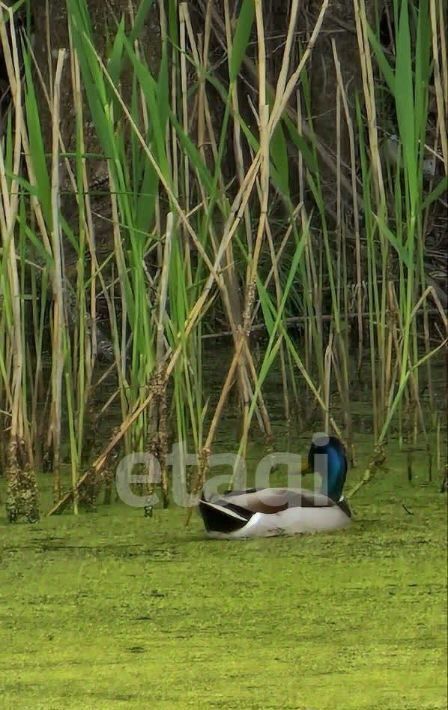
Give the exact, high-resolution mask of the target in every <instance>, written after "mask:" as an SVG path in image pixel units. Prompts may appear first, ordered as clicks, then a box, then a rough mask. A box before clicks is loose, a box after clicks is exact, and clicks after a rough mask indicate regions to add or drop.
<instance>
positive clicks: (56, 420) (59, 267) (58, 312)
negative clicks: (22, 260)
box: [46, 49, 66, 500]
mask: <svg viewBox="0 0 448 710" xmlns="http://www.w3.org/2000/svg"><path fill="white" fill-rule="evenodd" d="M65 55H66V50H62V49H61V50H59V51H58V57H57V64H56V72H55V78H54V86H53V105H52V116H51V126H52V146H51V147H52V153H51V155H52V163H51V216H52V230H51V259H52V269H51V282H52V296H53V299H52V321H51V326H52V333H51V336H52V337H51V351H52V358H51V406H50V421H49V428H48V437H47V442H46V453H47V455H48V456H51V459H52V461H51V463H52V469H53V493H54V498H55V500H58V499H59V497H60V495H61V480H60V450H61V426H62V386H63V375H64V360H65V348H66V342H65V337H66V333H65V313H64V310H65V308H64V267H63V251H62V229H61V221H60V216H61V213H60V209H59V208H60V166H59V123H60V108H61V107H60V96H61V94H60V88H61V80H62V71H63V66H64V61H65Z"/></svg>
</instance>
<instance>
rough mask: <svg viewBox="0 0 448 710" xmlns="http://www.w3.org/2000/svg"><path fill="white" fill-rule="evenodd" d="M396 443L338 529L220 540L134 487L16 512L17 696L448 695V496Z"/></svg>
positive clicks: (8, 579) (414, 706)
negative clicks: (155, 506) (106, 501)
mask: <svg viewBox="0 0 448 710" xmlns="http://www.w3.org/2000/svg"><path fill="white" fill-rule="evenodd" d="M390 448H392V455H390V456H389V460H388V465H389V469H388V470H387V471H385V472H380V473H378V476H377V478H376V479H375V480H374V481H373V482H372V483H371V484H369V485H368V486H366V487H364V488H363V489H362V490H361V492H360V493H359V494H358V495H357V496H356V498H355V499H354V501H353V507H354V512H355V515H356V520H355V522H354V524H353V525H352V527H351V528H350V529H348V530H345V531H341V532H338V533H333V534H328V535H326V534H325V535H324V534H321V535H315V536H298V537H293V538H285V537H279V538H271V539H265V540H247V541H232V542H223V541H208V540H206V539H205V538H204V535H203V531H202V526H201V522H200V520H199V518H198V517H197V516H195V517H194V519H193V520H192V523H191V525H190V526H189V527H188V528H186V527H185V510H183V509H181V508H175V507H173V508H170V509H168V510H155V511H154V515H153V517H152V518H145V517H144V515H143V513H142V510H141V509H140V510H139V509H134V508H129V507H127V506H125V505H123V504H121V503H114V504H113V505H112V506H100V507H99V510H98V512H97V513H91V514H83V515H81V516H79V517H78V518H75V517H74V516H72V515H69V514H65V515H63V516H61V517H55V518H43V519H42V521H41V522H40V523H39V524H36V525H15V526H13V525H11V526H8V525H7V524H6V522H5V520H4V517H3V514H2V516H1V517H0V690H1V700H0V705H1V708H2V709H5V710H6V709H9V708H20V709H21V710H22V709H25V708H30V709H32V710H38V709H40V708H42V709H45V710H53V709H54V710H59V708H115V707H116V708H119V707H123V708H189V707H192V708H229V709H230V708H235V709H241V708H243V709H245V708H260V709H261V708H262V709H265V708H282V709H285V710H286V709H288V708H291V709H292V708H294V709H295V710H327V709H328V710H364V709H365V710H367V708H368V709H369V710H374V709H376V710H402V709H403V710H404V709H406V710H425V709H427V710H429V709H431V710H435V709H440V710H442V708H443V709H445V708H446V641H447V639H446V496H445V495H444V494H440V493H439V490H438V484H437V482H435V481H434V482H433V483H427V471H426V465H425V461H424V454H423V452H420V453H418V454H417V456H416V459H415V471H414V474H415V475H414V481H413V483H412V485H410V484H409V483H408V482H407V480H406V474H405V457H404V456H403V455H400V454H398V453H394V452H393V446H391V447H390ZM365 450H366V454H365V455H363V454H360V455H359V467H358V468H357V469H356V470H355V471H353V472H352V473H351V482H353V481H355V480H356V478H357V477H358V476H359V475H360V472H361V471H362V468H363V464H364V463H365V462H366V460H367V458H366V457H367V451H368V447H367V446H365ZM42 481H43V485H44V487H47V488H48V491H49V487H50V482H49V479H48V478H47V479H42ZM3 499H4V498H3Z"/></svg>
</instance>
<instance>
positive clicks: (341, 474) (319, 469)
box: [308, 433, 348, 501]
mask: <svg viewBox="0 0 448 710" xmlns="http://www.w3.org/2000/svg"><path fill="white" fill-rule="evenodd" d="M347 468H348V466H347V457H346V455H345V449H344V447H343V445H342V444H341V442H340V441H339V439H338V438H337V437H335V436H328V434H322V433H319V434H314V436H313V442H312V444H311V448H310V451H309V454H308V470H309V471H310V472H312V473H319V474H320V476H321V478H322V487H321V491H322V493H325V495H327V496H328V497H329V498H331V499H332V500H335V501H338V500H339V499H340V497H341V495H342V491H343V488H344V484H345V478H346V475H347Z"/></svg>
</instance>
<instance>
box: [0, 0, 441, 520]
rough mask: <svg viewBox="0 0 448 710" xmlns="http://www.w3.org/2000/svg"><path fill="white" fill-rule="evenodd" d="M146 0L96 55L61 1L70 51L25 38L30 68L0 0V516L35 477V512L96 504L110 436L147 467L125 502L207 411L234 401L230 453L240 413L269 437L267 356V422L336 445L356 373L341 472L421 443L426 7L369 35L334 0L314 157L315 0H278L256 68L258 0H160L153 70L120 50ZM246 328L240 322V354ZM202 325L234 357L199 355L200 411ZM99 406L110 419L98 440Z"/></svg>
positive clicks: (429, 223) (78, 6)
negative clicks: (347, 22) (67, 129)
mask: <svg viewBox="0 0 448 710" xmlns="http://www.w3.org/2000/svg"><path fill="white" fill-rule="evenodd" d="M152 5H153V3H152V2H148V0H143V1H142V2H140V3H139V4H138V5H137V6H134V5H133V4H132V3H130V4H129V10H128V11H127V12H126V13H125V14H124V15H123V17H122V18H116V21H112V22H111V23H110V26H109V27H108V41H107V47H106V49H105V50H104V49H101V50H100V48H99V46H98V45H97V42H96V39H95V32H94V29H93V26H92V21H91V17H90V15H89V10H88V3H87V2H86V0H67V17H68V24H69V46H68V47H67V48H66V50H64V49H61V50H59V51H58V52H56V53H55V52H54V51H53V49H52V47H51V37H50V36H48V37H47V44H48V64H49V67H50V68H51V71H49V72H47V73H45V72H43V71H42V67H41V66H39V62H38V61H37V60H36V56H35V51H34V49H33V46H32V43H30V41H29V39H28V37H27V34H26V32H25V33H24V32H19V31H18V19H17V18H18V16H19V13H20V14H21V17H22V18H23V12H24V8H25V7H26V3H19V4H17V5H16V6H14V8H13V9H11V8H8V7H6V6H5V5H4V4H3V3H1V4H0V6H1V19H0V42H1V45H0V46H1V52H2V54H1V56H2V57H3V58H4V64H5V68H6V73H7V80H8V86H9V89H8V91H9V99H8V110H7V112H6V113H5V116H4V118H3V121H2V135H1V137H0V192H1V200H0V229H1V250H0V285H1V286H0V305H1V311H0V418H1V445H2V468H3V471H4V473H5V474H6V476H7V478H8V494H7V501H6V507H7V512H8V516H9V519H10V520H11V521H12V520H16V519H18V518H20V517H23V516H24V517H26V518H27V519H28V520H34V519H36V517H37V516H38V491H37V484H36V477H35V472H36V471H37V470H40V469H41V468H46V469H48V470H51V471H52V475H53V481H54V503H55V505H54V507H53V509H52V511H50V512H57V511H60V510H62V509H63V508H64V507H65V506H66V505H67V504H68V503H71V504H72V505H73V510H74V512H75V513H77V512H78V509H79V505H80V504H81V503H84V504H86V505H94V504H95V501H96V498H97V495H98V490H99V486H100V485H101V484H102V483H104V484H105V490H106V500H107V499H110V486H111V479H112V476H113V466H114V461H115V460H116V459H117V454H118V452H122V453H124V452H131V451H132V452H135V451H147V452H150V453H152V454H154V455H155V456H156V457H157V459H158V460H159V462H160V479H159V478H157V477H156V476H155V474H154V477H153V479H154V480H153V483H152V484H151V486H150V487H149V490H148V493H150V490H151V488H152V487H153V486H156V485H157V486H160V488H161V491H162V496H163V501H164V504H165V505H167V504H168V501H169V493H170V485H171V482H170V480H169V473H168V466H167V454H168V450H169V446H170V442H171V441H177V442H181V445H180V456H181V457H186V456H187V452H188V447H189V446H190V447H191V445H192V446H193V448H194V449H195V451H196V452H197V453H198V454H199V461H200V464H199V466H198V468H197V470H196V471H195V473H194V474H193V475H192V476H189V477H188V476H187V473H185V477H186V480H185V482H184V483H185V486H186V489H187V490H189V491H190V492H191V493H193V494H195V493H197V491H198V490H199V489H200V487H201V486H202V483H203V481H204V479H205V477H206V476H207V464H208V459H209V456H210V454H211V452H212V451H213V446H214V442H215V439H216V434H217V431H218V429H219V426H220V423H221V421H222V416H223V413H224V411H225V410H226V408H228V407H230V406H236V407H237V408H238V411H239V415H240V422H241V424H240V436H239V443H238V450H239V453H240V454H241V455H242V456H244V455H245V453H246V451H247V446H248V442H249V437H250V435H251V432H252V431H253V430H254V426H255V425H256V427H257V428H258V429H259V430H261V432H262V434H263V436H264V437H265V440H266V445H267V446H268V447H270V446H273V445H275V442H274V441H273V433H272V424H271V415H270V410H269V402H268V400H267V398H266V394H265V386H266V383H267V382H268V381H269V377H270V376H271V374H272V372H273V371H278V372H280V377H281V394H280V395H279V396H280V397H281V399H282V405H283V409H284V418H285V420H286V421H287V422H290V423H291V426H294V427H297V426H300V427H301V428H302V430H305V429H306V428H307V427H310V426H315V425H316V424H317V423H318V424H319V427H320V428H325V429H326V430H330V429H332V430H333V431H335V432H336V433H337V434H338V435H339V436H341V437H342V439H343V440H344V441H345V442H346V443H347V445H348V447H349V449H350V450H351V451H352V452H353V446H354V444H355V443H356V440H355V436H354V431H353V413H352V410H351V402H352V399H353V391H354V390H355V388H356V387H357V386H358V384H359V380H360V378H365V377H366V372H368V373H369V374H368V377H369V380H370V384H369V391H370V395H369V396H370V397H371V400H372V411H373V415H372V426H373V434H374V442H375V445H374V450H373V452H372V460H371V463H370V465H369V467H368V468H367V470H366V472H365V474H364V477H363V479H362V481H361V484H360V485H362V484H363V483H365V482H366V481H368V480H369V478H370V477H371V476H372V474H373V473H374V472H375V470H376V468H377V467H378V466H379V465H381V464H382V462H383V461H384V458H385V455H386V452H385V445H386V443H387V437H388V435H389V434H390V432H391V427H392V425H393V426H394V427H396V428H398V432H399V436H400V442H401V444H402V445H403V446H404V445H408V448H409V447H411V445H412V442H414V443H415V441H416V439H417V437H418V436H419V435H423V437H424V440H425V442H426V446H427V449H428V452H429V454H430V451H431V447H430V438H431V435H432V434H433V433H434V434H437V436H436V440H437V441H439V442H440V439H441V434H440V418H438V416H437V413H436V410H437V408H436V406H435V403H434V382H433V370H432V365H431V363H432V358H433V356H434V355H436V354H437V353H439V352H440V351H441V350H442V349H444V348H445V347H446V343H447V337H448V323H447V316H446V310H445V304H444V303H443V298H444V293H443V292H442V293H441V291H440V289H438V288H437V284H436V285H435V282H434V279H433V276H431V272H430V269H428V264H427V251H428V250H427V241H429V239H430V238H431V237H432V235H433V232H434V229H433V228H434V223H435V222H436V221H437V219H438V218H440V214H441V212H442V211H443V208H444V207H446V188H447V172H448V149H447V143H446V113H447V107H448V71H447V64H446V45H445V29H446V22H447V20H446V11H445V8H444V5H443V3H441V2H438V1H437V0H429V1H428V0H420V2H419V3H417V4H412V3H410V4H409V3H408V2H406V1H405V0H393V2H392V4H391V5H390V6H389V15H390V17H389V19H390V23H389V27H390V37H389V44H388V46H387V47H385V45H384V42H382V41H381V39H380V26H379V20H378V22H377V24H376V25H375V24H371V22H369V19H368V16H367V12H366V8H365V4H364V0H355V2H354V8H355V12H354V17H355V22H356V27H355V29H356V39H357V46H358V50H359V72H360V76H361V79H362V81H361V87H362V88H361V90H360V91H358V92H356V93H355V94H354V95H353V92H351V91H350V89H349V87H348V86H346V85H345V84H344V78H343V71H342V69H341V62H340V58H339V56H338V49H337V46H336V44H335V42H333V43H332V61H333V62H334V67H335V75H336V78H337V92H336V118H337V120H336V125H335V150H331V149H329V148H328V146H327V147H326V146H325V145H324V144H323V143H322V142H321V141H320V140H319V138H318V136H317V135H316V133H315V129H314V113H313V100H312V90H311V84H312V59H313V50H314V49H315V46H316V42H317V41H318V39H319V36H320V33H321V31H322V25H323V22H324V20H325V18H326V14H327V12H328V2H327V0H324V1H323V3H322V5H321V7H320V12H319V14H318V15H317V18H316V21H315V23H314V25H313V26H312V27H308V29H307V31H306V32H300V34H299V39H298V35H297V28H298V26H299V25H300V21H301V19H300V18H301V16H300V13H299V3H298V1H297V0H292V2H291V3H290V11H289V17H288V21H287V24H286V26H285V27H284V43H283V50H282V57H281V61H280V64H279V68H278V71H277V72H276V75H275V77H274V78H273V77H272V72H271V71H270V63H269V57H268V56H267V49H266V46H267V45H266V43H267V40H268V37H269V27H267V26H266V17H265V14H264V12H263V4H262V3H261V0H243V2H242V3H239V4H233V3H231V2H230V0H225V1H224V3H223V5H222V12H218V10H217V9H216V6H215V5H214V3H212V2H210V1H208V2H201V3H199V6H200V8H201V9H202V14H200V13H195V14H194V15H193V16H192V14H191V8H190V6H189V4H187V3H176V2H163V0H160V2H159V3H158V5H157V7H156V9H157V11H158V21H159V25H160V38H161V39H160V52H159V55H160V57H159V58H160V61H159V63H158V68H157V71H154V69H153V68H151V62H150V61H149V59H148V57H147V55H146V49H147V47H146V45H145V42H144V41H143V31H144V27H145V21H146V19H147V16H148V13H150V12H152V13H154V12H155V7H152ZM30 9H31V8H28V11H29V10H30ZM237 9H238V11H237ZM21 22H22V26H23V24H24V23H23V20H22V21H21ZM25 25H26V23H25ZM217 57H218V60H217ZM47 74H48V75H49V77H50V78H49V79H46V78H44V77H45V76H47ZM62 85H63V86H64V91H65V93H64V97H65V99H64V100H65V101H66V100H67V99H66V97H67V86H69V87H70V89H69V95H70V111H71V112H72V124H73V130H72V132H71V134H70V135H69V136H67V135H66V134H65V133H64V129H63V120H62V119H63V117H64V112H67V106H66V105H63V104H62V100H61V86H62ZM44 113H45V115H46V114H48V115H49V116H50V120H49V130H46V129H45V126H44V124H43V122H42V116H43V115H44ZM47 128H48V127H47ZM48 134H49V136H50V137H48ZM92 134H93V136H94V139H93V142H92ZM343 134H344V135H347V136H348V146H349V148H348V152H346V153H345V152H344V149H343V146H342V135H343ZM92 145H94V146H95V152H94V153H93V152H92V147H91V146H92ZM326 173H329V174H330V175H331V176H332V184H333V186H334V194H335V195H336V199H335V200H334V202H331V204H330V201H329V200H328V193H327V189H326V187H325V180H324V176H325V174H326ZM105 228H106V233H107V237H106V238H102V239H99V236H98V234H99V232H100V233H101V234H104V231H105ZM100 316H101V318H100ZM254 333H262V334H263V335H264V341H263V347H262V349H261V353H259V354H258V355H257V352H256V347H254ZM221 335H222V336H224V337H226V338H227V339H228V342H229V343H231V347H232V349H233V355H232V357H231V358H230V361H229V362H228V363H227V364H226V366H225V367H226V368H227V369H226V370H225V369H224V368H221V367H220V368H217V369H219V373H217V375H219V381H217V385H218V386H219V387H220V394H219V396H218V398H217V406H216V408H215V410H214V411H211V409H210V407H209V406H208V392H207V390H206V388H205V386H204V381H203V369H204V356H205V352H206V350H205V348H206V346H207V343H209V339H210V338H216V339H217V342H219V340H218V339H219V336H221ZM218 357H219V356H218ZM101 363H102V364H101ZM106 384H107V386H108V393H109V392H110V394H108V396H107V397H105V398H104V397H103V400H102V401H101V404H98V403H97V399H98V397H97V395H98V393H99V392H101V391H102V390H103V388H104V387H103V386H105V385H106ZM424 386H425V387H427V388H428V391H429V398H430V406H429V409H430V412H431V415H430V416H428V414H427V411H426V409H424V404H423V402H422V399H421V392H422V389H423V387H424ZM232 397H233V399H231V398H232ZM335 401H337V403H338V406H337V407H335V404H334V402H335ZM112 408H113V409H114V411H117V410H119V412H120V416H119V419H120V421H119V423H118V425H117V426H116V428H115V429H114V430H113V431H110V432H109V438H108V439H107V440H106V441H103V445H104V446H101V445H100V446H98V444H97V443H96V432H97V431H98V426H99V423H100V422H101V420H102V419H104V417H105V416H106V415H107V413H108V411H110V410H111V409H112ZM341 411H342V415H341V414H340V412H341ZM437 456H438V459H439V460H438V461H437V462H436V465H437V466H440V465H441V463H442V462H441V456H440V453H439V454H438V455H437ZM437 456H436V458H437ZM67 464H69V465H70V471H71V487H70V489H69V490H68V491H66V492H64V491H63V490H62V484H61V469H63V468H64V466H66V465H67ZM409 465H410V467H411V468H412V461H410V464H409ZM185 471H187V469H186V468H185ZM353 492H355V491H353ZM192 500H194V498H193V499H192Z"/></svg>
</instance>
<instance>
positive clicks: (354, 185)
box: [331, 39, 364, 369]
mask: <svg viewBox="0 0 448 710" xmlns="http://www.w3.org/2000/svg"><path fill="white" fill-rule="evenodd" d="M331 44H332V49H333V58H334V64H335V68H336V79H337V82H338V88H339V93H340V96H341V99H342V105H343V107H344V117H345V122H346V124H347V130H348V136H349V145H350V173H351V182H352V191H353V226H354V231H355V262H356V285H357V289H358V297H357V299H356V303H357V314H358V369H360V367H361V362H362V359H363V340H364V327H363V318H362V291H361V281H362V276H361V236H360V230H359V210H358V198H357V180H356V154H355V132H354V129H353V121H352V118H351V115H350V109H349V106H348V101H347V93H346V91H345V86H344V82H343V79H342V72H341V64H340V61H339V57H338V53H337V50H336V43H335V41H334V39H332V40H331ZM339 184H340V180H339V179H338V185H339Z"/></svg>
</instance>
